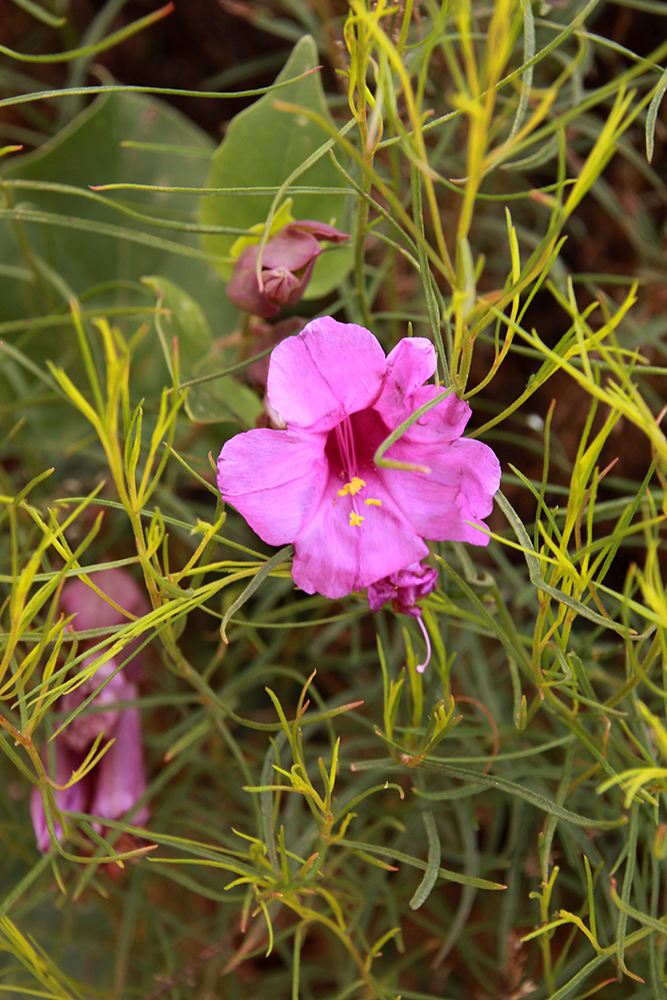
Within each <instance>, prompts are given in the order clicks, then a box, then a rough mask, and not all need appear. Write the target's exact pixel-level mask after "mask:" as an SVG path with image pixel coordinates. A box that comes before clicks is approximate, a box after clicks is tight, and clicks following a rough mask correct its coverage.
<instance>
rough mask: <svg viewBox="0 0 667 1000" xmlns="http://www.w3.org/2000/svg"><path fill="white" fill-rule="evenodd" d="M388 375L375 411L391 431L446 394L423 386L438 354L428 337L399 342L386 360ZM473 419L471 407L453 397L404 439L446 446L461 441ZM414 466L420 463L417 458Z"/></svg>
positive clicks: (427, 416)
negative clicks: (457, 440)
mask: <svg viewBox="0 0 667 1000" xmlns="http://www.w3.org/2000/svg"><path fill="white" fill-rule="evenodd" d="M387 366H388V369H389V374H388V377H387V381H386V383H385V385H384V388H383V390H382V395H381V396H380V398H379V399H378V401H377V403H376V404H375V409H376V410H377V411H378V413H379V414H380V415H381V416H382V419H383V420H384V422H385V423H386V424H387V426H388V427H390V428H391V429H392V430H395V429H396V428H397V427H398V426H399V425H400V424H402V423H403V421H404V420H407V419H408V417H410V416H411V415H412V414H413V413H414V412H415V410H418V409H419V408H420V407H421V406H423V405H424V404H425V403H428V402H429V401H430V400H432V399H433V398H434V397H435V396H439V395H442V394H443V393H444V392H445V391H446V390H445V389H444V388H443V387H442V386H435V385H423V383H424V382H426V380H427V379H429V378H430V377H431V375H433V373H434V372H435V369H436V357H435V350H434V348H433V345H432V344H431V342H430V340H426V338H425V337H408V338H405V339H404V340H401V341H399V343H398V344H397V345H396V347H395V348H394V349H393V351H392V352H391V353H390V354H389V356H388V358H387ZM469 419H470V407H469V406H468V404H467V403H466V402H464V401H463V400H462V399H459V398H458V397H457V396H455V395H454V394H453V393H451V394H450V395H449V396H445V397H444V398H443V399H442V401H441V402H439V403H438V404H437V405H436V406H434V407H433V409H432V410H429V411H428V412H427V413H425V414H424V415H423V416H422V417H420V418H419V420H418V421H417V422H416V423H415V424H413V425H412V427H410V428H409V430H407V431H406V432H405V434H404V435H403V438H405V439H406V440H408V441H413V442H423V441H424V442H429V443H432V444H436V443H438V444H444V443H449V442H451V441H456V439H457V438H459V437H461V434H462V433H463V429H464V428H465V425H466V424H467V423H468V420H469ZM413 461H414V462H418V463H420V464H423V463H421V462H420V459H419V458H416V457H415V458H414V459H413Z"/></svg>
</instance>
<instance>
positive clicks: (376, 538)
mask: <svg viewBox="0 0 667 1000" xmlns="http://www.w3.org/2000/svg"><path fill="white" fill-rule="evenodd" d="M435 368H436V358H435V351H434V349H433V345H432V344H431V343H430V341H428V340H426V339H425V338H422V337H413V338H408V339H404V340H402V341H400V343H399V344H397V346H396V347H395V348H394V350H393V351H392V352H391V353H390V354H389V356H388V357H386V356H385V353H384V351H383V350H382V347H381V346H380V343H379V342H378V340H377V339H376V338H375V337H374V336H373V334H372V333H370V332H369V331H368V330H365V329H364V328H363V327H360V326H356V325H355V324H354V323H338V322H337V321H336V320H334V319H332V318H331V317H328V316H327V317H324V318H323V319H317V320H313V321H312V322H311V323H309V324H308V325H307V326H306V327H305V328H304V330H303V331H302V332H301V333H300V334H299V335H298V336H296V337H289V338H288V339H287V340H284V341H283V342H282V343H281V344H279V345H278V347H276V348H275V350H274V351H273V354H272V355H271V364H270V367H269V377H268V386H267V392H268V399H269V403H270V404H271V406H272V408H273V409H274V410H275V411H277V413H278V414H279V415H280V417H281V418H282V420H283V421H284V423H285V429H284V430H271V429H268V428H266V429H264V428H260V429H256V430H251V431H246V432H245V433H244V434H239V435H237V436H236V437H234V438H232V439H231V440H230V441H228V442H227V443H226V444H225V446H224V448H223V449H222V452H221V454H220V457H219V459H218V486H219V489H220V492H221V494H222V497H223V500H225V501H227V502H229V503H231V504H233V505H234V506H235V507H236V509H237V510H238V511H239V512H240V513H241V514H242V515H243V516H244V517H245V519H246V521H247V522H248V524H249V525H250V527H251V528H252V529H253V530H254V531H255V532H256V533H257V534H258V535H259V536H260V538H262V539H263V540H264V541H265V542H267V543H268V544H269V545H285V544H286V543H287V542H292V543H293V544H294V564H293V570H292V572H293V576H294V582H295V583H296V584H297V586H298V587H300V588H301V589H302V590H305V591H306V592H307V593H309V594H313V593H315V592H317V593H320V594H323V595H324V596H325V597H330V598H337V597H344V596H345V595H346V594H349V593H351V592H352V591H355V590H363V589H364V588H365V587H368V586H370V585H371V584H374V583H376V582H377V581H379V580H382V579H383V578H384V577H392V575H393V574H395V573H398V572H399V571H400V570H404V569H405V568H406V567H408V566H412V564H413V563H417V562H419V561H420V560H421V559H423V558H424V557H425V556H427V555H428V548H427V546H426V543H425V541H424V539H425V538H429V539H434V540H442V539H450V540H454V541H465V542H472V543H473V544H474V545H486V544H487V543H488V536H487V535H486V534H485V533H484V532H483V531H481V530H480V527H481V526H482V518H484V517H486V516H488V515H489V514H490V513H491V510H492V507H493V495H494V493H495V492H496V490H497V489H498V486H499V483H500V465H499V463H498V459H497V458H496V456H495V455H494V453H493V452H492V451H491V449H490V448H489V447H488V446H487V445H485V444H482V443H481V442H479V441H471V440H468V439H465V438H461V434H462V432H463V428H464V427H465V425H466V423H467V422H468V419H469V417H470V407H469V406H468V404H467V403H465V402H463V400H460V399H458V398H457V397H456V396H454V395H450V396H447V397H446V398H445V399H443V401H442V402H440V403H438V405H437V406H435V407H434V408H433V409H432V410H430V411H429V412H428V413H426V414H425V415H424V416H423V417H421V418H420V419H419V420H418V421H417V423H415V424H413V426H412V427H410V428H409V430H408V431H407V432H406V433H405V434H404V435H403V436H402V437H401V438H400V439H399V441H397V442H396V444H394V445H392V447H391V448H390V449H389V450H388V451H387V453H386V457H387V458H389V459H393V460H398V461H401V462H404V463H409V464H411V465H420V466H423V467H427V468H428V469H429V472H416V471H409V470H406V469H395V468H381V467H380V466H377V465H375V463H374V461H373V456H374V454H375V451H376V450H377V448H378V446H379V445H380V444H381V443H382V441H384V439H385V438H386V437H387V436H388V435H389V434H390V433H391V432H392V431H393V430H394V429H395V428H397V427H398V426H399V425H400V424H401V423H402V422H403V421H405V420H406V419H407V418H408V417H409V416H410V415H411V414H412V413H414V412H415V410H417V409H419V408H420V407H421V406H422V405H423V404H424V403H426V402H428V401H429V400H431V399H433V398H434V397H435V396H436V395H438V394H441V393H442V391H443V390H442V389H441V388H440V389H439V388H437V387H436V386H434V385H424V384H423V383H424V382H425V381H426V380H427V379H429V378H430V377H431V376H432V375H433V374H434V372H435Z"/></svg>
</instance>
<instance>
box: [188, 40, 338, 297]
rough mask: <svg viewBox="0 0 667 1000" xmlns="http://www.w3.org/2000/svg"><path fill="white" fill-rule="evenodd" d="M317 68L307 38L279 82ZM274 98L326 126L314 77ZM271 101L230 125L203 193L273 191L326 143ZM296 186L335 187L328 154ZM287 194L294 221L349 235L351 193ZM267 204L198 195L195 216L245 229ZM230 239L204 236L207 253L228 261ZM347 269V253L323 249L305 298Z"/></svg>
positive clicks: (266, 200)
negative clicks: (315, 116)
mask: <svg viewBox="0 0 667 1000" xmlns="http://www.w3.org/2000/svg"><path fill="white" fill-rule="evenodd" d="M317 65H318V57H317V48H316V46H315V43H314V42H313V39H312V38H311V37H310V36H309V35H306V36H305V37H304V38H302V39H301V40H300V41H299V42H297V44H296V45H295V47H294V49H293V51H292V54H291V56H290V58H289V60H288V61H287V63H286V65H285V68H284V69H283V71H282V73H281V74H280V76H279V77H278V81H277V82H282V81H283V80H289V79H290V78H291V77H295V76H298V75H299V74H301V73H304V72H306V71H307V70H309V69H314V68H315V67H316V66H317ZM278 96H279V97H280V101H281V102H286V103H289V104H296V105H299V106H300V107H306V108H309V109H310V110H312V111H314V112H316V113H317V114H318V115H320V116H321V117H323V118H326V119H327V120H329V121H331V117H330V115H329V110H328V108H327V104H326V100H325V98H324V92H323V90H322V84H321V81H320V74H319V72H314V73H312V74H311V75H310V76H308V77H305V78H304V79H303V80H299V81H298V82H296V83H294V84H292V85H290V86H287V87H284V88H282V89H281V90H280V91H279V95H278ZM274 100H275V95H274V94H272V93H270V92H269V93H268V94H266V95H265V96H264V97H262V98H260V100H258V101H257V102H256V103H255V104H253V105H252V106H251V107H249V108H246V110H245V111H242V112H241V113H240V114H238V115H236V117H235V118H234V119H232V121H231V123H230V125H229V128H228V129H227V134H226V136H225V138H224V139H223V141H222V143H221V144H220V146H219V147H218V149H217V150H216V152H215V153H214V155H213V161H212V165H211V172H210V174H209V177H208V181H207V186H208V187H211V188H222V187H244V188H247V187H262V188H266V187H272V186H275V187H278V186H279V185H281V184H282V183H283V182H284V181H285V180H286V179H287V178H288V177H289V176H290V174H291V173H292V172H293V171H294V170H296V169H297V167H299V165H300V164H302V163H303V162H304V161H305V160H306V159H307V157H309V156H311V155H312V154H313V153H314V152H315V151H316V150H317V149H319V147H320V146H322V144H323V143H325V142H326V140H327V138H328V137H327V135H326V133H325V132H324V130H323V129H321V128H320V127H319V126H318V125H317V124H315V123H314V122H311V121H309V120H308V119H307V118H306V117H305V116H304V115H296V114H293V113H290V112H286V111H278V110H277V109H276V108H275V107H274V106H273V101H274ZM296 183H297V184H298V185H299V186H303V185H307V186H317V187H320V188H321V187H324V188H340V186H341V176H340V174H339V173H338V171H337V170H336V168H335V167H334V165H333V164H332V162H331V160H330V158H329V155H328V153H326V154H325V155H324V156H323V157H322V158H321V159H319V160H317V162H316V163H314V164H313V165H312V166H311V167H309V168H308V170H306V171H305V172H304V173H303V174H301V176H300V177H299V178H298V181H297V182H296ZM288 194H289V195H290V197H293V199H294V204H293V206H292V215H293V216H294V218H295V219H317V220H318V221H320V222H327V223H333V225H335V226H336V227H337V228H338V229H342V230H343V231H344V232H349V231H350V229H349V226H350V222H349V211H350V207H351V198H350V196H349V195H346V194H340V193H339V194H335V193H332V194H319V193H317V194H316V193H312V194H311V193H307V194H293V195H292V194H291V193H290V192H288ZM272 200H273V197H272V195H270V194H262V195H253V194H248V195H246V194H228V195H218V196H215V197H208V198H207V197H204V198H202V199H201V202H200V218H201V221H202V222H203V223H205V224H206V225H219V226H233V227H237V228H241V229H249V228H250V227H251V226H253V225H257V224H258V223H262V222H264V221H265V219H266V217H267V214H268V211H269V209H270V207H271V202H272ZM346 227H347V228H346ZM235 241H236V237H235V236H209V235H205V236H203V237H202V245H203V246H204V247H205V249H207V250H209V251H210V252H211V253H215V254H218V255H220V256H224V257H226V256H228V255H229V252H230V250H231V247H232V245H233V244H234V242H235ZM217 266H218V267H219V270H220V273H221V274H222V275H223V276H224V277H225V278H227V279H229V278H230V277H231V274H232V269H233V264H232V263H231V262H230V263H229V264H227V265H224V264H220V265H217ZM351 267H352V248H351V247H344V248H343V249H340V248H338V249H335V250H331V251H327V252H326V253H324V254H323V255H322V256H321V257H320V259H319V260H318V262H317V264H316V266H315V270H314V272H313V277H312V278H311V281H310V284H309V286H308V290H307V293H306V297H307V298H317V297H318V296H321V295H325V294H327V293H328V292H330V291H331V290H332V289H333V288H335V287H336V285H338V284H339V283H340V281H341V280H342V278H343V277H344V276H345V275H346V274H347V273H348V271H349V270H350V268H351Z"/></svg>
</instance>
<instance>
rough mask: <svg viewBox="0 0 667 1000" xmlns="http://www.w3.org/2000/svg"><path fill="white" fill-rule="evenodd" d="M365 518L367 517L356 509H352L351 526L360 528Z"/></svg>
mask: <svg viewBox="0 0 667 1000" xmlns="http://www.w3.org/2000/svg"><path fill="white" fill-rule="evenodd" d="M365 520H366V518H365V517H362V516H361V514H357V512H356V510H351V511H350V527H351V528H358V527H359V525H360V524H361V522H362V521H365Z"/></svg>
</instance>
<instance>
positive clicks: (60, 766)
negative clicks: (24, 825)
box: [30, 737, 91, 854]
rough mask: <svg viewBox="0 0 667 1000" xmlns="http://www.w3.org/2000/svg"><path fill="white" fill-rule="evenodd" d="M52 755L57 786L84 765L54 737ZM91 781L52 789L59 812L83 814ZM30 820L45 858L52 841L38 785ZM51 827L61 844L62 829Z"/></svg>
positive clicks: (57, 825)
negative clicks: (66, 811)
mask: <svg viewBox="0 0 667 1000" xmlns="http://www.w3.org/2000/svg"><path fill="white" fill-rule="evenodd" d="M53 753H54V757H55V765H56V776H55V780H56V782H57V783H58V784H59V785H65V784H66V783H67V782H68V781H69V779H70V778H71V777H72V772H73V771H75V770H76V768H77V767H80V766H81V764H82V763H83V757H81V755H80V754H76V753H74V752H73V751H72V750H70V749H69V748H68V747H66V746H65V744H64V743H63V742H62V741H61V739H60V737H56V739H55V740H54V744H53ZM90 780H91V779H90V774H86V775H85V776H84V777H83V778H81V779H80V780H79V781H77V782H76V784H75V785H72V786H71V787H70V788H63V789H60V788H55V789H54V790H53V795H54V798H55V800H56V805H57V807H58V809H60V810H63V809H66V810H68V811H69V812H85V811H86V803H87V801H88V796H89V794H90ZM30 818H31V820H32V827H33V830H34V831H35V839H36V840H37V847H38V848H39V850H40V851H41V852H42V853H43V854H46V853H47V851H49V850H51V837H50V835H49V828H48V826H47V825H46V816H45V814H44V801H43V799H42V793H41V791H40V789H39V788H38V787H37V785H34V786H33V788H32V791H31V793H30ZM54 827H55V833H56V837H58V839H59V840H60V838H61V837H62V834H63V831H62V827H61V826H60V823H56V822H54Z"/></svg>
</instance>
